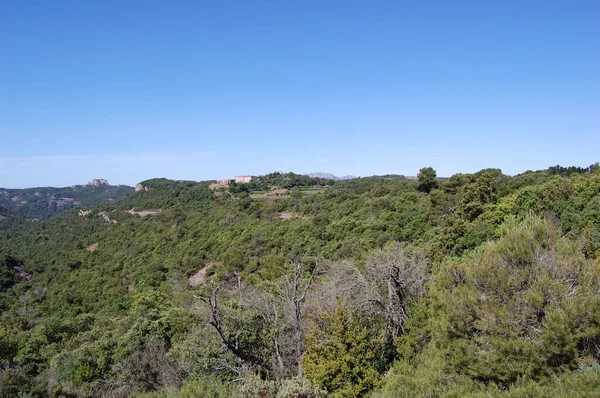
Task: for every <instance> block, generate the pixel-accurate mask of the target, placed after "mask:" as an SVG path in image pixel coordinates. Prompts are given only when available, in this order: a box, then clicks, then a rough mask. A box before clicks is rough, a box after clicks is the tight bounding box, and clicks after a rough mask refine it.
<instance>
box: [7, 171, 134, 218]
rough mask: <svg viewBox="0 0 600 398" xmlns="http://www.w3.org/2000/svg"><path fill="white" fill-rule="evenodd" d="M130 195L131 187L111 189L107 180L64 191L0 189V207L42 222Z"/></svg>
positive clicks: (117, 186)
mask: <svg viewBox="0 0 600 398" xmlns="http://www.w3.org/2000/svg"><path fill="white" fill-rule="evenodd" d="M131 192H133V188H132V187H129V186H126V185H116V186H111V185H109V184H108V182H107V181H106V180H93V181H91V182H90V183H88V184H87V185H74V186H71V187H64V188H52V187H40V188H26V189H6V188H0V206H2V207H4V208H6V209H8V210H10V211H13V212H15V213H19V214H22V215H24V216H26V217H27V218H37V219H43V218H48V217H51V216H52V215H54V214H57V213H60V212H63V211H65V210H69V209H72V208H74V207H87V206H93V205H96V204H98V203H102V202H106V201H114V200H118V199H120V198H122V197H124V196H125V195H127V194H129V193H131Z"/></svg>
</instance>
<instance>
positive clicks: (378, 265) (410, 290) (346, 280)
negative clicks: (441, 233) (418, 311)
mask: <svg viewBox="0 0 600 398" xmlns="http://www.w3.org/2000/svg"><path fill="white" fill-rule="evenodd" d="M426 273H427V261H426V258H425V255H424V254H423V252H422V251H420V250H414V249H407V248H405V247H404V246H402V245H401V244H399V243H398V244H395V245H394V246H392V247H390V248H388V249H387V250H378V251H376V252H375V253H373V255H372V256H371V257H370V258H369V259H368V260H367V262H366V264H365V268H364V270H361V269H359V268H358V267H357V266H356V265H354V264H353V263H350V262H343V263H338V264H337V265H336V266H335V271H333V272H332V273H331V274H332V281H331V283H332V284H333V289H334V290H335V291H336V292H337V294H339V295H340V296H342V297H343V298H345V300H346V305H347V306H348V307H349V308H354V309H356V310H359V311H365V312H367V313H371V314H373V315H376V316H381V317H383V318H385V320H386V324H387V328H386V333H387V334H388V335H390V336H391V337H397V336H398V335H399V334H401V333H402V332H404V323H405V322H406V320H407V319H408V314H407V311H408V307H409V306H410V305H411V304H412V303H413V302H414V301H415V300H416V299H418V298H420V297H422V296H423V295H424V293H425V282H426Z"/></svg>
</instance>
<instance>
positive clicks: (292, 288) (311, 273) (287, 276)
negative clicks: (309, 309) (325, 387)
mask: <svg viewBox="0 0 600 398" xmlns="http://www.w3.org/2000/svg"><path fill="white" fill-rule="evenodd" d="M287 268H288V270H287V272H285V273H284V274H283V279H282V284H283V286H282V291H283V294H284V297H285V299H286V302H287V305H288V308H289V309H290V310H291V311H290V316H291V324H292V327H293V330H294V341H295V344H296V356H297V363H298V376H302V374H303V371H302V356H303V354H304V339H303V336H302V329H303V328H302V326H303V325H302V317H303V315H304V311H303V306H304V302H305V301H306V295H307V293H308V290H309V289H310V287H311V286H312V283H313V280H314V277H315V275H316V274H317V273H318V272H319V271H318V267H317V266H316V265H314V266H312V267H310V268H309V267H308V266H306V265H304V264H303V263H302V262H300V261H298V262H295V263H291V262H290V263H288V264H287Z"/></svg>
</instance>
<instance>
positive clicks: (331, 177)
mask: <svg viewBox="0 0 600 398" xmlns="http://www.w3.org/2000/svg"><path fill="white" fill-rule="evenodd" d="M307 176H309V177H312V178H325V179H327V180H338V181H341V180H351V179H353V178H356V177H355V176H351V175H347V176H343V177H338V176H336V175H333V174H331V173H321V172H319V173H310V174H307Z"/></svg>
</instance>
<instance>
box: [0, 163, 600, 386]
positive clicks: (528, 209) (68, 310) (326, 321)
mask: <svg viewBox="0 0 600 398" xmlns="http://www.w3.org/2000/svg"><path fill="white" fill-rule="evenodd" d="M141 184H142V185H143V187H144V189H142V190H141V191H139V192H131V193H130V194H128V195H127V196H124V197H122V198H121V199H119V200H114V201H102V202H101V203H99V204H97V205H95V206H93V207H90V208H88V209H86V211H85V212H80V209H71V210H68V211H65V212H62V213H60V214H57V215H54V216H52V217H50V218H48V219H44V220H41V221H39V222H31V221H28V220H27V219H26V217H24V216H23V215H20V214H15V213H11V212H7V211H3V212H2V213H0V214H2V219H1V220H0V311H1V315H0V395H1V396H6V397H18V396H31V397H48V396H54V397H85V396H106V397H128V396H143V397H178V396H186V397H194V396H198V397H325V396H332V397H362V396H374V397H458V396H467V397H539V396H548V397H563V396H581V397H585V396H597V391H600V170H599V169H598V165H597V164H596V165H592V166H590V167H587V168H579V167H568V168H567V167H560V166H556V167H551V168H549V169H548V170H544V171H537V172H533V171H528V172H525V173H523V174H520V175H516V176H507V175H504V174H503V173H502V171H501V170H499V169H485V170H481V171H479V172H477V173H474V174H456V175H453V176H451V177H450V178H444V179H440V178H438V176H437V175H436V171H435V170H433V169H432V168H429V167H425V168H423V169H421V172H420V173H419V176H418V178H417V179H405V178H397V177H394V176H386V177H368V178H356V179H352V180H347V181H333V180H325V179H318V178H311V177H307V176H300V175H296V174H293V173H287V174H282V173H273V174H269V175H267V176H262V177H255V178H253V180H252V181H251V182H250V183H248V184H233V183H232V184H230V185H228V186H220V187H215V186H214V181H210V182H191V181H171V180H165V179H154V180H148V181H144V182H142V183H141ZM145 188H147V189H145ZM82 203H83V202H82ZM132 209H134V210H132ZM48 215H49V214H48ZM40 218H41V217H40ZM595 394H596V395H595Z"/></svg>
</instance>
